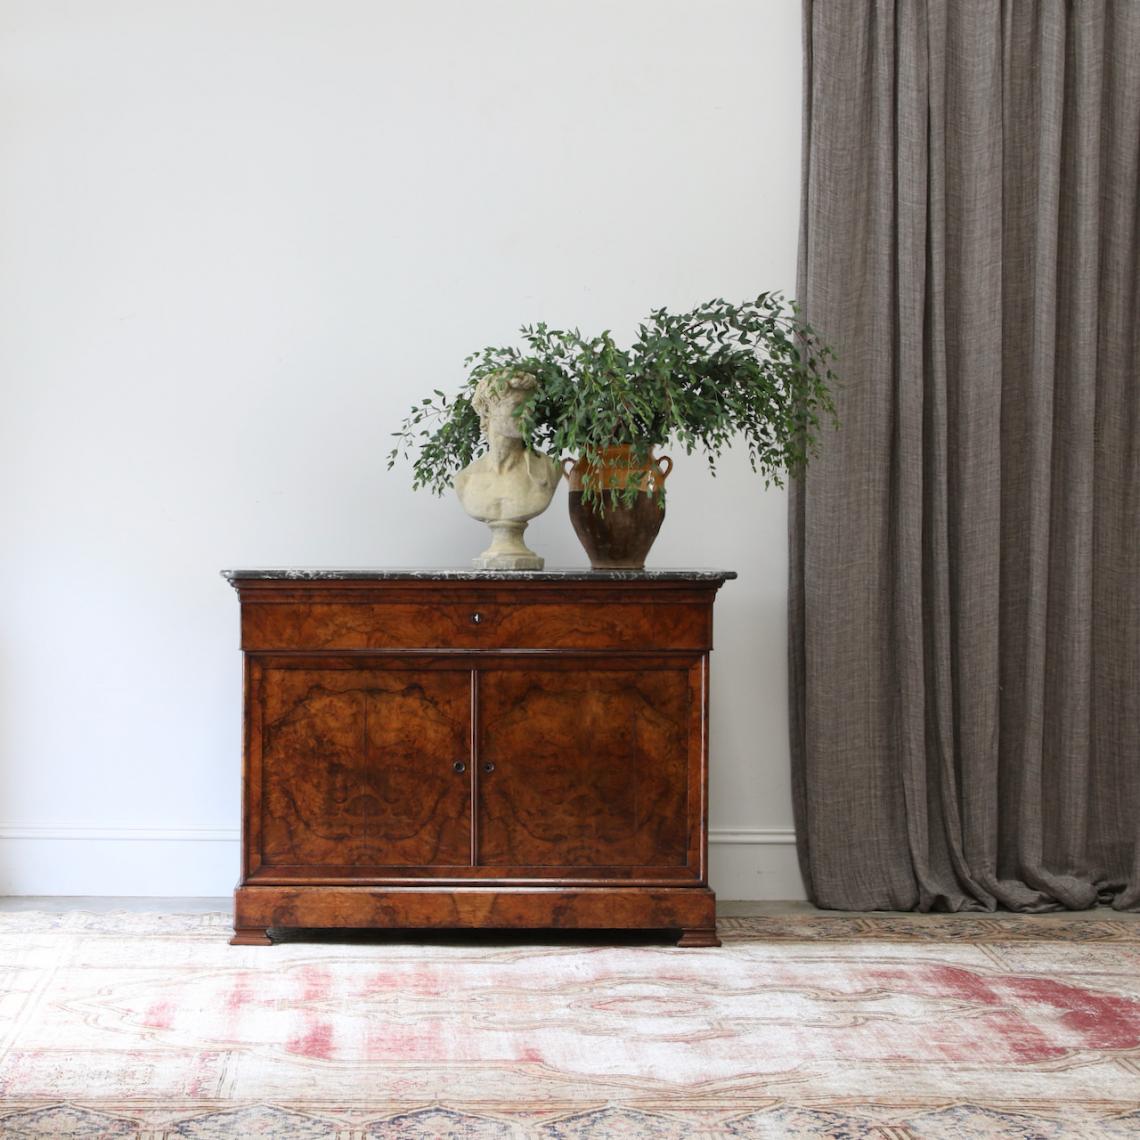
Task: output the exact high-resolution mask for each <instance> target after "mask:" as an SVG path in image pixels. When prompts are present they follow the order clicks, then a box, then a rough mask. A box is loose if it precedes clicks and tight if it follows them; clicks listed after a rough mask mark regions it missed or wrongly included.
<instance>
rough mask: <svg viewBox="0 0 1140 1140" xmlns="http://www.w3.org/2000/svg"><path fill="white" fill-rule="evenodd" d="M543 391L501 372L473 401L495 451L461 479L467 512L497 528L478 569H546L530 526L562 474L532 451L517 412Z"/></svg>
mask: <svg viewBox="0 0 1140 1140" xmlns="http://www.w3.org/2000/svg"><path fill="white" fill-rule="evenodd" d="M537 386H538V381H537V380H536V379H535V378H534V377H533V376H530V375H528V374H527V373H525V372H507V371H503V372H495V373H492V374H490V375H488V376H484V377H483V378H482V379H481V380H480V381H479V382H478V383H477V384H476V385H475V394H474V395H473V396H472V398H471V403H472V404H473V406H474V408H475V411H476V412H477V413H478V415H479V424H480V426H481V427H482V429H483V435H484V436H485V437H486V438H487V442H488V443H489V444H490V448H489V450H488V451H487V453H486V454H485V455H481V456H480V457H479V458H478V459H476V460H475V461H474V462H473V463H470V464H468V466H466V467H465V468H464V469H463V470H462V471H460V472H459V474H458V475H457V476H456V477H455V492H456V494H457V495H458V496H459V501H460V503H462V505H463V509H464V510H465V511H466V512H467V513H468V514H469V515H470V516H471V517H472V518H475V519H478V520H479V521H480V522H485V523H486V524H487V525H488V526H489V527H490V528H491V534H492V540H491V545H490V546H489V547H488V548H487V549H486V550H485V551H483V553H482V554H480V555H479V556H478V557H477V558H474V559H472V565H473V566H474V567H475V569H476V570H541V569H542V567H543V559H542V558H541V557H540V556H539V555H537V554H535V553H534V551H533V550H530V549H529V548H528V547H527V546H526V544H525V543H524V542H523V537H522V536H523V531H524V530H526V524H527V522H528V521H529V520H530V519H532V518H534V517H535V515H540V514H542V512H543V511H545V510H546V508H547V507H548V506H549V505H550V500H551V498H552V496H553V495H554V492H555V490H556V489H557V487H558V482H559V479H560V477H561V474H562V469H561V468H560V467H559V465H558V463H557V461H556V460H554V459H551V458H550V456H549V455H542V454H539V453H538V452H535V451H531V450H529V449H528V448H527V446H526V444H525V442H524V440H523V436H522V431H521V430H520V428H519V423H518V420H517V419H516V418H515V410H516V409H517V408H518V407H519V405H520V404H522V403H523V402H524V401H525V400H526V399H527V398H528V396H529V395H530V393H531V392H532V391H533V390H534V389H535V388H536V387H537Z"/></svg>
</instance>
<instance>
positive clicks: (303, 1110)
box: [0, 913, 1140, 1140]
mask: <svg viewBox="0 0 1140 1140" xmlns="http://www.w3.org/2000/svg"><path fill="white" fill-rule="evenodd" d="M721 932H722V936H723V938H724V946H723V947H722V948H720V949H718V950H679V949H676V948H675V947H672V946H669V945H667V944H655V943H653V942H650V941H646V940H641V939H634V940H632V941H631V940H630V939H629V938H626V939H625V940H624V943H623V944H618V945H607V944H605V942H604V940H602V939H600V938H588V937H587V938H582V937H580V938H578V939H577V940H575V941H572V942H568V943H565V944H559V943H557V942H554V941H545V940H543V941H539V940H535V941H530V942H528V941H527V940H526V938H525V936H524V937H519V936H517V935H515V936H504V937H503V938H502V939H499V940H496V939H494V938H485V937H484V938H479V937H472V938H466V939H465V938H462V937H457V938H440V937H436V938H425V939H416V938H414V937H401V938H385V937H384V936H375V937H371V938H361V937H356V938H353V937H352V936H344V935H340V936H325V938H324V939H323V940H317V941H298V940H294V941H288V942H284V943H282V944H279V945H276V946H273V947H267V948H261V947H233V946H229V945H227V943H226V938H227V937H228V933H229V916H228V915H223V914H210V915H157V914H156V915H138V914H113V915H94V914H86V913H72V914H65V915H52V914H40V913H36V914H18V913H5V914H0V1042H2V1045H0V1136H4V1137H18V1136H28V1137H31V1136H36V1137H45V1136H52V1137H64V1136H67V1137H80V1136H82V1137H94V1136H106V1137H135V1138H147V1140H157V1138H159V1137H195V1138H198V1140H206V1138H214V1137H229V1136H239V1137H245V1136H269V1137H274V1138H280V1140H317V1138H329V1137H341V1138H343V1140H366V1138H371V1137H480V1138H481V1137H495V1138H508V1137H511V1138H514V1137H518V1138H522V1137H543V1138H546V1140H570V1138H574V1140H586V1138H590V1140H595V1138H609V1137H637V1138H641V1137H661V1138H678V1140H679V1138H682V1137H684V1138H686V1140H687V1138H691V1137H766V1136H829V1137H894V1138H902V1137H910V1136H925V1137H954V1138H958V1137H974V1136H1020V1137H1053V1136H1089V1137H1110V1136H1121V1137H1124V1136H1128V1137H1135V1136H1137V1135H1140V923H1137V922H1135V921H1130V920H1128V919H1127V918H1116V919H1113V918H1103V919H1102V918H1086V919H1081V920H1074V919H1058V918H1055V917H1041V918H1032V917H1012V916H1010V917H1002V918H994V917H988V918H977V917H965V916H939V917H930V916H928V917H907V918H900V917H883V918H855V917H846V916H841V915H837V916H835V917H830V916H829V917H803V918H751V919H724V920H722V922H721ZM615 937H616V938H618V939H620V938H621V936H615Z"/></svg>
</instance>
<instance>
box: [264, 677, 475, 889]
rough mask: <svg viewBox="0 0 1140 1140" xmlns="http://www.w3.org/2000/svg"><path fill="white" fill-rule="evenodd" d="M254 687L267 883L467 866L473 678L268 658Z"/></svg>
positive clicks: (469, 847) (468, 856)
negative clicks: (314, 874)
mask: <svg viewBox="0 0 1140 1140" xmlns="http://www.w3.org/2000/svg"><path fill="white" fill-rule="evenodd" d="M252 680H253V683H254V685H253V691H252V693H251V698H252V700H251V704H252V706H253V708H252V711H253V713H254V717H253V725H254V732H253V737H252V739H251V759H252V774H253V776H254V788H255V789H259V794H256V795H255V802H254V803H253V805H252V810H253V811H254V812H255V813H256V815H255V818H254V819H252V820H251V821H250V822H251V824H252V825H253V827H254V829H255V835H256V834H257V832H258V831H259V833H260V843H259V844H255V849H256V850H259V853H260V863H261V868H260V870H261V873H262V875H263V876H264V875H265V874H266V873H267V872H273V871H277V872H284V871H285V870H286V869H288V868H295V869H299V868H307V869H309V870H310V871H312V870H313V869H320V870H323V871H324V872H325V873H326V874H335V873H337V872H336V869H337V868H340V869H341V873H342V874H345V875H348V876H350V877H354V876H355V877H361V874H362V872H364V871H365V869H377V873H382V871H383V869H384V868H401V869H406V868H417V867H418V868H435V867H442V866H446V867H455V866H463V867H466V866H469V865H470V863H471V818H470V817H471V777H470V774H469V768H470V748H471V743H470V732H471V729H470V725H471V720H470V718H471V673H470V670H468V669H462V670H458V669H452V670H428V669H423V670H415V669H407V668H390V667H381V666H372V667H363V668H362V667H359V665H355V666H353V665H348V666H345V667H339V668H338V667H330V666H326V665H322V666H317V665H313V664H304V665H301V664H297V663H293V664H279V663H276V662H274V661H272V660H271V659H263V662H262V664H261V665H259V666H255V670H254V673H253V676H252ZM457 768H460V769H461V770H459V771H457V770H456V769H457ZM258 777H259V778H258Z"/></svg>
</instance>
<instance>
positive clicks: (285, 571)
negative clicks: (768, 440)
mask: <svg viewBox="0 0 1140 1140" xmlns="http://www.w3.org/2000/svg"><path fill="white" fill-rule="evenodd" d="M222 577H223V578H225V579H227V580H228V581H230V582H236V581H238V580H239V579H249V578H254V579H263V580H265V579H279V580H280V579H284V580H287V581H298V580H299V581H310V582H337V581H347V580H349V579H367V580H369V581H385V582H392V581H433V582H438V581H452V582H486V581H490V582H496V581H497V582H518V581H520V580H521V581H524V582H663V581H665V582H667V581H677V582H680V581H686V582H693V581H697V582H725V581H727V580H728V579H730V578H735V577H736V571H735V570H704V569H698V570H677V569H668V570H589V569H574V568H570V569H557V568H555V569H550V570H464V569H449V568H443V569H440V568H426V567H425V568H422V569H417V568H402V569H401V568H392V569H367V568H364V567H342V568H337V567H328V566H317V567H312V566H281V567H261V568H258V569H253V570H223V571H222Z"/></svg>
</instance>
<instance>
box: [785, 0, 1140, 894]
mask: <svg viewBox="0 0 1140 1140" xmlns="http://www.w3.org/2000/svg"><path fill="white" fill-rule="evenodd" d="M804 63H805V68H804V158H803V197H802V205H801V233H800V264H799V286H798V293H799V297H800V301H801V304H802V305H803V308H804V314H805V316H806V318H807V320H808V321H809V322H810V323H811V324H812V325H813V326H815V328H816V329H817V330H819V332H820V333H821V334H822V335H823V336H824V338H825V339H826V340H828V341H829V342H830V343H831V344H832V345H833V346H834V347H835V348H836V350H837V352H838V361H837V365H836V367H837V371H838V372H839V375H840V377H841V380H840V383H839V386H838V391H837V393H836V396H837V402H838V405H839V412H840V419H841V423H842V426H841V428H840V430H839V431H838V432H837V433H835V434H829V435H828V436H827V437H826V438H825V440H824V442H823V447H822V450H821V453H820V455H819V457H818V458H817V459H816V460H815V461H814V463H813V464H812V466H811V467H810V468H809V469H808V471H807V473H806V475H805V476H804V478H803V479H802V480H800V481H798V482H797V483H796V484H795V485H794V486H793V488H792V494H791V502H790V511H789V531H790V534H789V537H790V590H789V623H790V640H789V668H790V681H791V701H792V708H791V726H792V759H793V795H794V800H795V811H796V821H797V836H798V842H799V852H800V863H801V867H802V870H803V875H804V880H805V884H806V886H807V889H808V893H809V896H810V897H811V898H812V899H813V900H814V901H815V902H817V903H818V904H819V905H822V906H827V907H838V908H844V909H881V908H886V909H920V910H962V909H986V910H990V909H994V908H996V907H999V906H1000V907H1007V908H1010V909H1015V910H1026V911H1039V910H1046V909H1055V908H1057V907H1070V908H1083V907H1088V906H1091V905H1094V904H1095V903H1096V902H1097V901H1098V900H1100V901H1102V902H1109V901H1111V902H1112V903H1113V905H1115V906H1117V907H1126V908H1134V907H1138V906H1140V334H1138V332H1137V329H1138V327H1140V283H1138V282H1140V206H1138V201H1140V193H1138V186H1140V4H1131V3H1121V2H1113V0H1086V2H1068V3H1066V2H1064V0H1040V2H1037V3H1023V2H1021V0H805V2H804Z"/></svg>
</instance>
